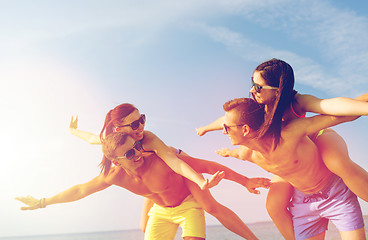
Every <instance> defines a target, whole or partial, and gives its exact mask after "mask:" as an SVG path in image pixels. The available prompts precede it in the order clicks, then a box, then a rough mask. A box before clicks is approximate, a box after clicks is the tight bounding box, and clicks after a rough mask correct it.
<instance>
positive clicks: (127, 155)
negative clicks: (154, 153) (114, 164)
mask: <svg viewBox="0 0 368 240" xmlns="http://www.w3.org/2000/svg"><path fill="white" fill-rule="evenodd" d="M142 149H143V147H142V143H141V141H137V142H135V143H134V145H133V147H132V148H131V149H129V150H128V151H126V153H125V154H124V157H117V158H126V159H128V160H132V159H133V157H134V156H135V150H137V151H141V150H142Z"/></svg>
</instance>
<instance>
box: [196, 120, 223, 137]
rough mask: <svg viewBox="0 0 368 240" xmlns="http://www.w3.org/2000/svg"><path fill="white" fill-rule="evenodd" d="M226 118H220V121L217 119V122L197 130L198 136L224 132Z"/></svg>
mask: <svg viewBox="0 0 368 240" xmlns="http://www.w3.org/2000/svg"><path fill="white" fill-rule="evenodd" d="M224 118H225V117H224V116H222V117H219V118H218V119H216V120H215V121H213V122H212V123H210V124H208V125H206V126H203V127H199V128H196V131H197V134H198V135H199V136H203V135H205V134H206V133H207V132H211V131H216V130H222V128H223V124H224Z"/></svg>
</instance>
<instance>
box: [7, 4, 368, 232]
mask: <svg viewBox="0 0 368 240" xmlns="http://www.w3.org/2000/svg"><path fill="white" fill-rule="evenodd" d="M0 3H1V7H0V29H1V31H0V52H1V54H0V79H1V88H0V106H1V112H2V115H1V118H0V127H1V129H0V133H1V138H0V143H1V146H2V147H1V165H2V173H1V174H0V181H1V185H0V209H1V214H0V215H1V217H0V237H1V236H17V235H38V234H57V233H74V232H94V231H109V230H121V229H136V228H138V227H139V218H140V212H141V205H142V202H143V199H142V198H141V197H139V196H136V195H134V194H132V193H130V192H128V191H126V190H124V189H121V188H118V187H111V188H109V189H107V190H105V191H102V192H99V193H96V194H94V195H92V196H89V197H87V198H85V199H82V200H80V201H77V202H74V203H68V204H60V205H52V206H48V207H47V208H46V209H40V210H35V211H26V212H24V211H20V210H19V208H20V207H21V206H22V204H21V203H20V202H17V201H15V200H14V197H16V196H26V195H32V196H34V197H36V198H43V197H50V196H52V195H54V194H56V193H58V192H60V191H62V190H65V189H67V188H69V187H71V186H73V185H75V184H79V183H84V182H87V181H89V180H90V179H92V178H93V177H95V176H97V175H98V174H99V168H98V166H97V165H98V163H99V162H100V160H101V158H102V151H101V146H98V145H97V146H96V145H90V144H88V143H86V142H84V141H83V140H81V139H78V138H77V137H75V136H73V135H71V134H70V133H69V130H68V126H69V121H70V118H71V116H72V115H74V116H75V115H77V114H78V116H79V129H82V130H86V131H90V132H94V133H99V131H100V130H101V128H102V125H103V121H104V117H105V114H106V113H107V112H108V111H109V110H110V109H112V108H113V107H115V106H116V105H118V104H121V103H124V102H129V103H133V104H134V105H135V106H136V107H138V108H139V109H140V111H141V112H142V113H145V114H146V116H147V124H146V129H147V130H150V131H152V132H154V133H155V134H156V135H158V136H159V137H160V138H161V139H163V140H164V142H165V143H166V144H168V145H171V146H175V147H179V148H182V149H183V150H184V151H185V152H187V153H188V154H190V155H192V156H195V157H200V158H204V159H208V160H213V161H217V162H219V163H222V164H224V165H226V166H228V167H231V168H232V169H234V170H236V171H238V172H240V173H242V174H244V175H246V176H249V177H259V176H263V177H271V175H270V174H268V173H266V172H265V171H263V170H262V169H260V168H259V167H257V166H255V165H252V164H250V163H245V162H241V161H239V160H236V159H230V158H221V157H219V156H217V155H216V154H215V150H217V149H219V148H222V147H231V145H230V141H229V140H228V138H227V137H226V136H224V135H223V134H222V133H221V132H213V133H209V134H207V135H205V136H203V137H199V136H198V135H197V134H196V131H195V128H196V127H200V126H202V125H205V124H207V123H209V122H211V121H213V120H215V119H216V118H217V117H219V116H221V115H222V114H223V110H222V104H223V103H224V102H226V101H228V100H230V99H232V98H235V97H247V96H248V91H249V89H250V76H251V74H252V72H253V70H254V68H255V67H256V66H257V65H258V64H259V63H261V62H263V61H265V60H268V59H270V58H273V57H275V58H279V59H283V60H285V61H287V62H288V63H290V64H291V65H292V67H293V68H294V71H295V77H296V86H295V89H296V90H298V91H299V92H301V93H308V94H312V95H315V96H317V97H320V98H332V97H337V96H345V97H356V96H359V95H361V94H363V93H365V92H367V91H368V79H367V63H368V44H367V43H368V11H367V10H368V8H367V7H368V2H367V1H365V0H362V1H342V0H337V1H332V0H329V1H327V0H305V1H294V0H273V1H270V0H268V1H267V0H266V1H250V0H248V1H247V0H211V1H209V0H204V1H193V0H186V1H164V0H162V1H159V0H157V1H45V0H43V1H42V0H34V1H18V0H14V1H0ZM335 129H336V130H337V131H338V132H339V133H340V134H341V135H342V136H343V137H344V139H345V140H346V142H347V144H348V147H349V152H350V156H351V157H352V159H353V160H354V161H355V162H357V163H358V164H359V165H360V166H362V167H363V168H365V169H366V170H368V160H367V156H368V148H367V139H366V136H367V134H368V119H367V117H362V118H360V119H358V120H356V121H355V122H352V123H345V124H343V125H341V126H337V127H335ZM364 187H366V186H364ZM211 192H212V194H213V195H214V196H215V198H216V199H217V200H218V201H219V202H220V203H222V204H224V205H225V206H227V207H229V208H230V209H232V210H233V211H234V212H236V213H237V214H238V215H239V216H240V217H241V218H242V220H243V221H244V222H246V223H251V222H257V221H270V218H269V217H268V215H267V212H266V209H265V199H266V195H267V190H262V191H261V195H252V194H250V193H248V192H247V190H246V189H245V188H243V187H241V186H240V185H238V184H236V183H232V182H229V181H222V182H221V183H220V184H219V186H217V187H215V188H214V189H212V190H211ZM362 209H363V213H364V214H368V205H367V203H365V202H364V203H363V202H362ZM207 224H208V225H215V224H219V222H218V221H217V220H216V219H214V218H213V217H211V216H209V215H207Z"/></svg>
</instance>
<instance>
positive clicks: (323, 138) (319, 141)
mask: <svg viewBox="0 0 368 240" xmlns="http://www.w3.org/2000/svg"><path fill="white" fill-rule="evenodd" d="M314 142H315V144H316V145H317V147H318V150H319V152H320V154H321V157H322V160H323V162H324V163H325V165H326V166H327V168H328V169H329V170H330V171H331V172H333V173H335V174H336V175H338V176H339V177H341V178H342V180H343V181H344V183H345V184H346V186H348V188H350V190H351V191H352V192H353V193H355V195H357V196H358V197H359V198H361V199H363V200H364V201H366V202H368V188H367V187H363V186H368V173H367V171H365V170H364V169H363V168H361V167H360V166H359V165H357V164H356V163H355V162H353V161H352V160H351V159H350V157H349V153H348V148H347V146H346V143H345V141H344V139H343V138H342V137H341V136H340V135H338V134H337V133H336V132H335V131H333V130H332V129H325V130H324V132H323V133H322V134H321V135H320V136H318V137H317V138H316V139H315V141H314Z"/></svg>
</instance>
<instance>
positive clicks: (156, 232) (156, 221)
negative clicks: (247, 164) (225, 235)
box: [16, 132, 270, 240]
mask: <svg viewBox="0 0 368 240" xmlns="http://www.w3.org/2000/svg"><path fill="white" fill-rule="evenodd" d="M141 149H142V147H141V143H140V142H139V141H138V142H135V141H134V140H133V138H132V137H130V136H129V135H127V134H123V133H119V132H115V133H112V134H109V135H108V136H107V137H106V139H105V140H104V143H103V152H104V154H105V156H106V157H107V158H108V159H110V161H111V162H113V163H114V164H115V167H112V168H111V169H110V171H109V173H108V174H107V175H105V174H101V175H100V176H98V177H96V178H94V179H92V180H91V181H90V182H88V183H85V184H80V185H76V186H74V187H72V188H70V189H68V190H66V191H64V192H61V193H59V194H57V195H55V196H53V197H50V198H43V199H41V200H38V199H35V198H32V197H26V198H16V199H17V200H19V201H22V202H23V203H25V204H26V205H28V207H22V208H21V209H22V210H33V209H38V208H44V207H46V206H47V205H51V204H57V203H65V202H72V201H76V200H79V199H82V198H84V197H86V196H88V195H90V194H93V193H95V192H98V191H101V190H104V189H106V188H108V187H110V186H112V185H117V186H120V187H123V188H125V189H127V190H129V191H131V192H133V193H135V194H137V195H141V196H144V197H145V198H147V199H149V200H151V201H152V202H153V203H154V206H153V207H152V209H151V210H150V213H149V220H148V224H147V227H146V229H145V230H146V231H145V239H146V240H148V239H149V240H162V239H165V240H173V239H174V237H175V234H176V231H177V228H178V226H179V225H180V226H181V227H182V228H183V238H184V239H185V240H200V239H205V229H206V227H205V221H204V213H203V209H204V210H206V211H207V212H208V213H210V214H212V215H213V216H214V217H216V218H217V219H218V220H219V221H220V222H221V223H222V224H223V225H224V226H225V227H226V228H228V229H229V230H231V231H232V232H234V233H236V234H238V235H240V236H242V237H243V238H245V239H257V238H256V237H255V235H254V234H253V233H252V232H251V231H250V230H249V228H248V227H247V226H246V225H245V224H244V222H243V221H242V220H241V219H240V218H239V217H238V216H237V215H236V214H235V213H234V212H232V211H231V210H230V209H228V208H226V207H225V206H223V205H221V204H219V203H218V202H216V200H215V199H214V198H213V197H212V196H211V194H210V192H209V191H208V190H201V189H200V188H199V187H198V186H197V185H196V184H195V183H193V182H191V181H190V180H187V179H186V178H184V177H183V176H181V175H179V174H177V173H175V172H174V171H173V170H171V169H170V168H169V167H168V166H167V164H165V162H164V161H163V160H162V159H160V158H159V157H158V156H157V155H156V154H154V153H151V152H143V153H142V152H141ZM180 158H182V159H183V160H184V161H185V162H186V163H187V164H189V165H190V166H191V167H192V168H193V169H194V170H196V171H197V172H200V173H209V174H214V173H215V172H217V171H224V172H225V178H227V179H229V180H232V181H235V182H237V183H239V184H241V185H242V186H245V187H246V188H247V189H248V191H250V192H252V193H259V192H258V191H257V190H255V188H258V187H265V188H268V187H269V185H270V180H269V179H265V178H253V179H249V178H247V177H245V176H242V175H240V174H238V173H236V172H234V171H232V170H231V169H229V168H227V167H225V166H222V165H220V164H218V163H215V162H210V161H205V160H201V159H195V158H191V157H189V156H181V155H180ZM202 208H203V209H202Z"/></svg>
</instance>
